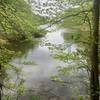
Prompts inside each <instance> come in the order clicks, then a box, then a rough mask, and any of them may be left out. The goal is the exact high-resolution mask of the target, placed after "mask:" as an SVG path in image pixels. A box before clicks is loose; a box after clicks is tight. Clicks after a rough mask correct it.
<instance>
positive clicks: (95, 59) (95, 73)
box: [90, 0, 99, 100]
mask: <svg viewBox="0 0 100 100" xmlns="http://www.w3.org/2000/svg"><path fill="white" fill-rule="evenodd" d="M92 36H93V37H92V45H91V47H92V48H91V58H90V59H91V72H90V94H91V95H90V98H91V100H99V56H98V55H99V54H98V42H99V0H93V34H92Z"/></svg>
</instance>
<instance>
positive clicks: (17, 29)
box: [0, 0, 42, 41]
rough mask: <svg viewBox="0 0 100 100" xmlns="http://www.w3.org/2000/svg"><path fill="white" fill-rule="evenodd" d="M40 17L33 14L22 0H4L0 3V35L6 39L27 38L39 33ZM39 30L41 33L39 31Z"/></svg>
mask: <svg viewBox="0 0 100 100" xmlns="http://www.w3.org/2000/svg"><path fill="white" fill-rule="evenodd" d="M40 19H41V17H39V16H37V15H35V14H33V12H32V10H31V7H30V5H29V4H28V3H26V2H25V1H24V0H17V1H16V0H6V1H1V3H0V34H1V35H0V36H3V37H5V38H6V39H8V40H13V41H16V40H27V39H28V40H29V39H32V37H33V36H36V35H37V37H38V36H39V34H40V35H41V34H42V32H41V29H39V28H38V26H39V25H40V24H41V21H40ZM40 32H41V33H40Z"/></svg>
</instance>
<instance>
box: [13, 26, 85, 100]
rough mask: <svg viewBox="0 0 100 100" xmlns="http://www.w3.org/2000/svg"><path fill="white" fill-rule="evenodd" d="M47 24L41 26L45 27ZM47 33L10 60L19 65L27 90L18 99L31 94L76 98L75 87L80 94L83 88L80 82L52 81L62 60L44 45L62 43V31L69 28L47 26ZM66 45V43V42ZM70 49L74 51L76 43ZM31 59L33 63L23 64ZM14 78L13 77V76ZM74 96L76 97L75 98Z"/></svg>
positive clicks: (54, 98) (26, 98) (65, 99)
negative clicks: (24, 52)
mask: <svg viewBox="0 0 100 100" xmlns="http://www.w3.org/2000/svg"><path fill="white" fill-rule="evenodd" d="M46 26H47V25H44V26H41V27H43V28H45V27H46ZM47 30H49V32H48V33H47V35H46V36H45V37H43V38H41V39H40V43H39V44H38V46H36V47H34V48H31V49H29V51H28V52H27V53H26V54H24V55H23V56H21V57H17V58H16V59H14V60H13V61H12V63H13V64H14V65H16V66H19V67H20V68H22V70H23V73H24V75H23V77H24V79H25V87H26V89H27V90H28V91H27V92H26V94H25V95H24V96H22V97H21V98H20V100H30V99H29V97H30V96H32V95H39V96H41V99H40V100H70V98H71V97H72V96H73V97H74V100H77V96H76V95H78V92H76V90H75V87H77V86H79V87H80V90H79V91H81V93H82V94H84V92H85V90H84V89H83V90H81V88H82V87H83V86H82V85H81V84H80V82H79V83H78V84H77V85H76V84H73V85H72V86H71V84H68V85H65V86H63V85H61V84H60V83H57V82H53V81H52V80H51V77H52V76H53V75H56V74H57V68H56V66H58V65H63V62H61V61H58V60H55V59H54V58H53V57H52V56H51V52H50V50H49V49H48V47H47V46H46V45H43V44H45V43H47V42H49V43H52V44H55V45H58V44H64V43H65V41H64V38H63V33H64V32H66V33H67V32H69V31H70V30H69V29H66V30H65V29H59V28H57V27H56V26H52V27H49V28H48V29H47ZM66 45H67V44H66ZM70 50H72V51H75V50H76V45H75V44H72V46H71V47H70ZM25 61H26V62H27V61H31V62H32V61H33V62H35V64H34V65H27V64H26V65H25V64H23V62H25ZM14 79H15V78H14ZM65 80H68V81H69V80H75V81H78V80H76V79H75V78H74V77H66V78H65ZM75 98H76V99H75Z"/></svg>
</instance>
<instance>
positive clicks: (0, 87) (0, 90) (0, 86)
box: [0, 65, 2, 100]
mask: <svg viewBox="0 0 100 100" xmlns="http://www.w3.org/2000/svg"><path fill="white" fill-rule="evenodd" d="M0 72H1V65H0ZM1 79H2V78H1V75H0V82H1V81H2V80H1ZM1 98H2V85H1V83H0V100H2V99H1Z"/></svg>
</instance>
